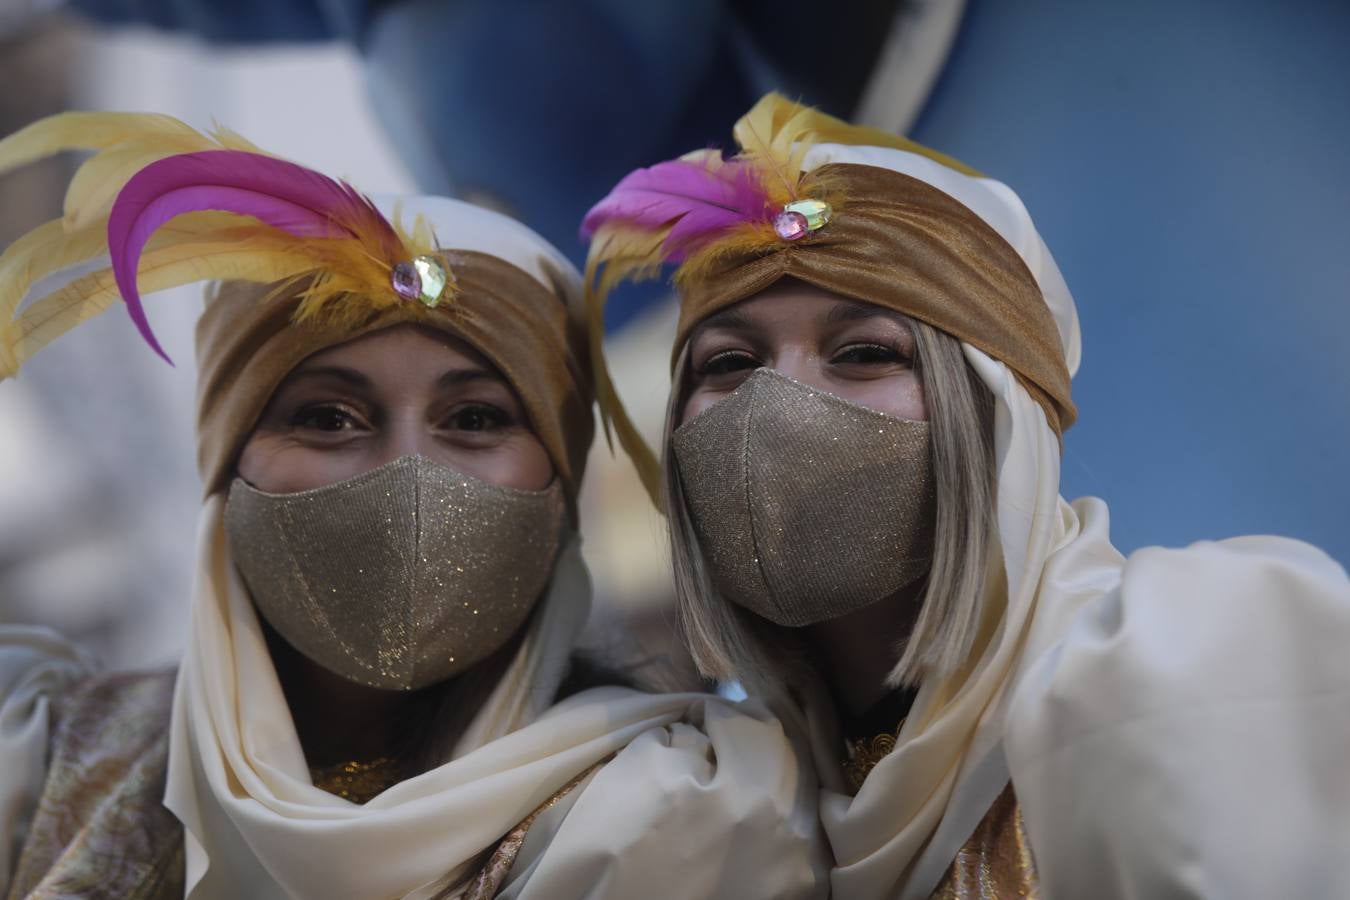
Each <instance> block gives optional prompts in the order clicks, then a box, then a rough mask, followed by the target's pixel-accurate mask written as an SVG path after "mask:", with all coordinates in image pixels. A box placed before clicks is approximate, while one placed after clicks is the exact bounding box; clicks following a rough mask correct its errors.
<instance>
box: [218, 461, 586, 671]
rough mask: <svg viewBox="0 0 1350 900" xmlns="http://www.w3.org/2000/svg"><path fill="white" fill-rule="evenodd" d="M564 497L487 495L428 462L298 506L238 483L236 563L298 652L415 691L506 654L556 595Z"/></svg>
mask: <svg viewBox="0 0 1350 900" xmlns="http://www.w3.org/2000/svg"><path fill="white" fill-rule="evenodd" d="M563 515H564V508H563V498H562V490H561V488H560V487H559V484H558V482H557V481H556V480H555V481H554V482H553V483H552V484H551V485H550V486H549V487H548V488H546V489H544V490H542V491H525V490H517V489H515V488H509V487H503V486H501V485H495V484H490V483H488V482H486V481H482V480H480V479H477V478H473V477H471V476H468V475H462V474H460V473H458V472H455V471H454V470H452V469H448V468H446V467H445V466H442V465H440V464H438V463H436V462H434V461H432V460H430V459H427V458H425V457H422V456H408V457H402V458H400V459H397V460H395V461H394V462H392V463H389V464H387V465H384V466H380V467H379V468H377V469H372V470H371V471H369V472H366V473H364V474H362V475H358V476H356V477H354V478H349V479H346V480H345V481H340V482H337V483H336V484H331V485H328V486H326V487H321V488H316V489H314V490H309V491H300V492H298V493H292V494H268V493H264V492H262V491H259V490H257V489H255V488H253V487H251V486H249V485H248V484H247V483H246V482H244V481H243V480H242V479H236V480H235V482H234V486H233V487H232V488H231V490H230V496H229V502H228V504H227V505H226V507H225V528H226V533H227V534H228V536H229V540H230V544H231V546H232V548H233V550H234V553H233V557H234V560H235V564H236V565H237V566H238V567H239V571H240V573H241V574H242V575H243V578H244V582H245V583H246V584H247V585H248V588H249V593H250V595H251V596H252V597H253V601H254V603H256V604H257V606H258V609H259V611H260V612H261V613H262V615H263V617H264V618H266V619H267V621H268V623H269V624H271V626H272V627H273V628H275V629H276V630H277V632H278V633H280V634H281V636H282V637H284V638H285V639H286V640H287V641H289V642H290V643H291V644H292V645H293V646H294V647H295V648H296V649H297V650H299V651H300V652H301V653H303V654H305V655H306V656H308V657H309V658H310V659H312V660H314V661H315V662H317V663H319V664H320V665H322V666H324V667H325V668H327V669H329V670H330V671H332V672H336V673H337V674H339V675H342V676H343V677H345V678H349V679H351V680H353V681H356V682H359V683H361V684H366V685H370V686H371V687H378V688H387V689H397V690H414V689H416V688H420V687H425V686H426V685H429V684H434V683H436V682H439V681H443V680H444V679H446V678H449V677H450V676H452V675H454V674H456V673H458V672H462V671H464V670H465V669H467V668H469V667H470V666H472V665H473V664H474V663H476V662H478V661H479V660H481V659H483V658H485V657H487V656H488V655H490V654H491V653H492V652H493V651H495V650H497V649H498V648H500V647H501V646H502V645H503V644H505V643H506V642H507V641H508V640H509V639H510V638H511V636H512V635H513V634H515V632H516V630H517V629H518V628H520V626H521V624H522V623H524V621H525V619H526V618H527V617H528V615H529V612H530V610H531V609H532V608H533V607H534V604H535V601H536V600H537V599H538V598H539V596H540V594H541V593H542V592H543V590H544V587H545V586H546V585H547V584H548V579H549V576H550V574H551V573H552V571H553V561H554V559H556V558H557V555H558V548H559V546H560V543H561V539H562V531H563Z"/></svg>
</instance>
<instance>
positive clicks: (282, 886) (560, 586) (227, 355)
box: [0, 114, 826, 900]
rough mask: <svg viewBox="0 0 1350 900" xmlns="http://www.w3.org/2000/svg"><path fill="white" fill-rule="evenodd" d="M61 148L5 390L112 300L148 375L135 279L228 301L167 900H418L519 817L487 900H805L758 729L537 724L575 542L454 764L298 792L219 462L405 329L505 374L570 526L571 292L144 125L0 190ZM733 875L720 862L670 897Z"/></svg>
mask: <svg viewBox="0 0 1350 900" xmlns="http://www.w3.org/2000/svg"><path fill="white" fill-rule="evenodd" d="M66 147H89V148H94V149H97V150H98V151H99V152H98V153H97V154H96V155H95V156H93V157H92V158H91V159H90V160H88V161H87V162H86V163H85V164H84V166H83V167H82V168H81V169H80V171H79V172H78V173H77V175H76V178H75V180H74V182H73V183H72V185H71V190H70V193H69V195H68V197H67V211H66V216H65V218H64V219H63V220H57V221H55V222H52V223H49V224H48V225H46V226H43V227H42V228H40V229H38V230H37V231H35V232H33V233H32V234H30V235H28V236H26V237H25V238H23V239H21V240H20V241H19V242H17V243H16V244H15V245H13V246H11V247H10V248H9V249H8V250H6V252H5V254H4V255H3V257H0V273H3V278H4V280H3V281H0V312H3V313H4V316H3V317H0V337H2V338H3V341H0V374H3V375H12V374H14V373H15V372H16V371H17V369H18V366H19V365H20V364H21V363H22V362H23V361H24V360H26V359H27V358H29V357H30V356H31V354H32V353H34V352H36V350H37V349H39V348H40V347H41V346H43V345H45V344H46V343H47V342H49V341H50V340H52V339H53V338H55V337H56V336H57V335H59V334H60V333H61V332H62V331H64V330H66V329H68V328H70V327H72V326H73V325H75V324H77V323H78V322H79V321H81V320H83V319H84V318H87V317H89V316H92V315H94V314H96V313H98V312H100V311H102V310H103V309H104V308H106V307H107V306H108V305H109V304H110V303H111V302H112V301H113V300H114V299H116V298H117V297H118V296H119V294H120V295H121V297H122V299H123V300H124V301H125V302H126V307H127V309H128V311H129V312H130V313H131V315H132V318H133V321H134V322H135V323H136V325H137V327H138V328H139V329H140V330H141V332H142V334H143V335H144V336H145V337H146V339H147V341H148V342H150V343H151V346H152V347H156V349H158V348H157V345H156V344H155V343H154V340H153V334H152V333H151V332H150V329H149V324H148V322H146V321H145V317H144V315H143V313H142V312H141V311H140V310H139V299H138V297H139V294H138V292H137V290H136V286H137V284H136V283H137V280H139V287H140V288H141V289H143V290H152V289H161V288H165V287H169V286H172V285H176V284H183V283H188V282H191V281H195V280H199V279H202V278H212V277H214V278H220V279H225V280H226V283H225V284H223V285H222V286H221V287H220V288H219V289H218V290H217V291H216V293H215V294H214V295H213V297H212V298H211V299H210V300H209V302H208V305H207V310H206V313H205V314H204V316H203V318H202V321H201V325H200V327H199V329H198V347H199V353H200V355H201V365H202V373H201V379H200V391H199V401H200V403H199V415H200V427H199V440H200V462H201V468H202V473H203V477H204V479H205V481H206V487H207V498H206V502H205V504H204V506H203V509H202V513H201V518H200V525H199V532H198V542H197V573H196V580H195V584H194V587H193V596H192V621H191V633H190V635H189V639H188V644H187V650H186V653H185V656H184V659H183V663H182V667H181V670H180V673H179V678H178V682H177V685H176V690H175V694H174V701H173V711H172V719H171V734H170V750H169V771H168V782H167V787H166V793H165V800H164V802H165V805H166V806H167V807H168V808H169V809H170V810H171V811H172V812H173V813H174V815H175V816H177V817H178V819H179V820H180V821H181V822H182V823H183V825H184V828H185V841H186V861H187V896H188V897H190V898H234V897H240V896H247V897H257V898H282V897H323V898H352V900H356V898H370V897H404V896H407V897H432V896H439V895H440V894H441V893H442V890H443V888H444V886H445V885H446V884H447V883H449V882H450V881H453V880H455V879H459V878H462V877H463V876H465V875H466V874H470V873H472V872H473V871H474V870H475V868H476V867H477V866H480V865H482V864H483V862H484V861H485V860H486V859H487V857H486V856H485V854H486V853H489V852H490V851H492V849H493V848H494V847H496V846H497V845H498V842H499V841H501V840H502V838H503V837H504V836H505V835H507V834H508V832H511V831H512V829H513V828H515V827H516V826H517V825H518V824H519V823H521V822H522V821H523V820H526V819H527V817H530V816H531V813H532V811H534V810H536V809H539V810H541V811H540V813H539V815H538V818H537V819H535V820H534V824H533V826H531V827H530V828H529V830H528V832H527V833H526V834H527V837H528V839H527V840H525V842H524V844H523V846H520V847H519V853H520V855H519V857H517V859H516V863H515V865H514V867H510V868H509V871H504V872H501V873H498V874H499V875H501V876H502V877H503V878H504V881H503V885H502V888H501V892H500V893H499V894H498V896H504V897H515V898H520V900H544V898H549V900H552V898H566V897H587V898H598V897H614V898H626V897H632V896H638V895H640V893H641V892H642V891H644V890H646V889H648V888H650V886H651V885H652V884H661V885H668V886H669V891H666V890H665V889H664V888H663V893H665V895H666V896H670V897H689V898H691V900H692V898H695V897H699V898H702V897H712V896H717V897H727V898H732V897H736V898H739V897H747V896H756V895H762V896H774V897H819V896H823V895H824V892H825V889H826V887H825V883H824V876H823V871H824V867H823V843H822V842H821V841H820V840H819V839H818V837H817V834H818V832H817V828H818V825H817V816H816V798H815V788H814V778H812V777H810V776H809V774H808V773H805V772H803V771H802V769H801V767H800V766H799V765H798V761H797V757H796V756H795V754H794V751H793V749H792V747H791V745H790V744H789V742H788V741H787V739H786V737H785V736H784V734H783V732H782V729H781V728H780V726H779V725H778V723H777V722H776V721H775V720H773V718H772V717H770V716H769V715H768V714H767V713H766V712H764V711H763V710H762V709H761V708H756V707H753V706H752V707H741V708H734V707H732V706H730V705H729V704H726V703H723V702H722V701H720V700H718V699H717V698H713V697H709V696H706V695H698V694H680V695H647V694H641V693H637V692H634V691H629V690H627V689H620V688H607V689H602V690H597V691H590V692H587V693H584V694H580V695H577V696H575V697H572V698H569V699H568V700H567V701H566V702H565V703H562V704H560V705H558V706H553V700H554V697H555V695H556V693H557V690H558V687H559V684H560V683H561V680H562V678H563V676H564V674H565V671H566V669H567V665H568V661H569V657H570V655H571V653H572V651H573V649H574V646H575V643H576V639H577V636H578V634H579V632H580V630H581V628H582V626H583V624H584V622H585V620H586V616H587V612H588V609H589V602H590V583H589V578H588V576H587V573H586V570H585V567H584V565H583V563H582V561H581V556H580V553H579V549H578V546H577V542H576V541H575V540H574V541H572V542H571V543H570V544H569V545H568V546H566V547H564V548H563V550H562V552H561V554H560V556H559V559H558V561H557V564H556V567H555V570H554V574H553V578H552V581H551V583H550V585H549V587H548V588H547V589H546V591H545V595H544V596H543V597H542V598H541V600H540V603H539V605H538V607H537V609H536V611H535V613H534V615H533V617H532V619H531V621H530V624H529V625H528V627H527V631H526V633H525V636H524V638H523V640H522V642H521V644H520V646H519V648H518V650H517V651H516V654H515V656H514V658H513V659H512V660H511V661H510V663H509V665H508V667H507V670H506V672H505V674H504V676H503V677H502V679H501V680H500V681H499V682H498V684H497V685H496V687H495V688H494V689H493V691H492V693H491V694H490V696H489V697H488V699H487V701H486V702H485V704H484V706H483V707H482V709H481V710H480V711H479V713H478V714H477V715H476V717H475V718H474V719H473V721H472V722H471V723H470V725H469V727H468V729H467V730H466V732H465V734H464V735H462V736H461V738H460V739H459V742H458V744H457V745H456V747H455V749H454V751H453V758H452V760H451V761H450V762H448V763H445V764H443V765H441V766H439V767H437V768H435V769H432V770H430V771H428V772H425V773H423V774H421V775H419V776H416V777H414V778H411V779H408V780H406V781H403V782H401V783H399V784H397V785H395V786H394V787H392V788H390V789H389V790H387V791H385V792H384V793H382V794H380V795H379V796H378V797H376V798H375V799H373V800H372V801H370V802H369V803H367V804H365V805H362V806H357V805H354V804H352V803H350V802H349V801H347V800H345V799H342V798H340V797H336V796H333V795H331V794H328V793H326V792H324V791H322V790H320V789H318V788H316V787H314V786H313V784H312V783H311V780H310V775H309V770H308V768H307V766H306V761H305V758H304V754H303V751H302V748H301V746H300V742H299V739H298V737H297V734H296V731H295V726H294V723H293V721H292V717H291V714H290V710H289V708H288V706H287V704H286V700H285V697H284V695H283V693H282V690H281V685H280V683H279V681H278V678H277V675H276V671H275V669H274V667H273V665H272V662H271V657H270V654H269V652H268V650H267V646H266V644H265V641H264V638H263V633H262V630H261V627H260V624H259V620H258V617H257V615H256V613H255V612H254V609H253V604H252V602H251V600H250V598H249V596H248V594H247V591H246V589H245V587H244V585H243V583H242V582H241V580H240V578H239V575H238V573H237V571H236V569H235V567H234V565H233V563H232V562H231V559H230V549H229V546H228V545H227V543H226V541H225V538H224V532H223V522H222V515H223V506H224V495H223V491H222V489H223V488H224V487H225V486H226V485H227V484H228V481H229V478H230V475H231V472H232V469H233V466H234V460H235V457H236V456H237V454H238V451H239V448H240V447H241V446H242V443H243V441H244V440H245V439H246V438H247V435H248V433H249V431H250V430H251V429H252V426H253V423H254V421H255V420H256V418H257V416H258V414H259V412H260V410H261V409H262V408H263V406H264V405H265V404H266V402H267V400H268V398H269V397H270V395H271V392H272V391H273V390H274V389H275V387H276V385H277V384H278V383H279V382H280V380H281V379H282V378H284V377H285V375H286V373H287V372H289V371H290V368H291V367H293V366H294V365H295V364H296V363H298V362H299V361H300V360H301V359H303V358H304V357H306V356H308V355H309V354H311V353H313V352H315V351H317V350H319V349H322V348H323V347H326V346H331V345H333V344H336V343H339V342H341V341H343V340H347V339H350V338H351V337H352V336H355V335H358V334H362V333H365V332H367V331H370V330H373V329H376V328H380V327H385V326H386V325H389V324H393V323H395V322H402V321H414V322H420V323H424V324H428V325H430V326H432V327H438V328H440V329H442V330H444V331H446V332H448V333H451V334H454V335H455V336H457V337H460V338H461V339H463V340H465V341H467V342H468V343H470V344H471V345H472V346H474V347H475V348H476V349H477V350H478V351H479V352H481V353H483V354H484V356H486V357H487V358H488V359H489V360H491V361H492V362H493V363H494V364H495V365H496V366H497V367H498V368H499V369H500V370H501V371H502V373H503V374H504V376H505V377H506V378H507V379H508V380H509V381H510V383H511V385H512V386H513V387H514V388H515V390H516V391H517V393H518V394H519V395H520V396H521V399H522V402H523V403H524V405H525V407H526V410H527V412H528V414H529V416H530V419H531V424H532V425H533V427H534V428H535V430H536V433H537V434H538V436H539V437H540V439H541V441H542V442H543V443H544V445H545V447H546V449H547V450H548V451H549V454H550V456H551V457H552V460H553V463H554V466H555V468H556V471H557V472H558V474H559V477H560V479H562V480H563V482H564V485H565V487H566V489H567V494H568V497H569V500H571V501H573V502H574V501H575V491H576V486H577V482H578V480H579V478H580V476H581V468H582V463H583V460H584V455H585V452H586V448H587V446H588V444H589V441H590V436H591V419H590V411H589V406H590V398H589V366H588V364H587V362H586V360H585V353H586V348H585V334H584V330H583V329H582V328H581V326H580V321H579V316H578V304H577V300H578V298H579V296H580V279H579V277H578V275H577V273H576V272H575V270H573V269H572V268H571V267H570V266H569V265H568V264H567V263H566V261H565V260H564V259H563V258H562V257H561V256H560V255H559V254H558V252H557V251H556V250H555V249H553V248H552V247H551V246H549V245H548V244H547V243H546V242H544V241H543V240H542V239H541V238H539V237H538V236H537V235H535V234H534V233H533V232H532V231H530V230H529V229H527V228H525V227H524V226H522V225H520V224H518V223H516V222H513V221H511V220H509V219H507V218H505V217H503V216H500V215H497V214H495V213H492V212H488V211H486V210H482V209H479V208H476V207H472V206H469V205H467V204H463V203H459V202H456V201H452V200H445V199H441V198H410V199H407V200H405V201H403V202H402V204H401V207H402V209H401V210H400V211H399V214H395V213H394V210H393V204H384V205H383V206H382V207H381V206H377V205H376V204H373V203H370V202H368V201H366V200H365V199H364V198H362V197H361V196H360V195H359V194H356V192H355V191H353V190H352V189H350V188H348V187H347V186H346V185H342V184H340V183H338V182H333V181H331V180H329V179H326V178H324V176H321V175H318V174H317V173H314V172H311V171H310V170H307V169H302V168H300V167H298V166H293V165H291V164H289V163H282V162H281V161H277V160H275V159H273V158H271V157H266V156H265V155H263V154H261V152H260V151H257V150H256V148H253V147H252V145H249V144H247V143H246V142H244V141H243V140H242V139H241V138H238V137H237V136H235V135H231V134H228V133H223V134H221V135H219V136H218V137H217V138H214V139H207V138H204V137H202V136H200V135H198V134H196V133H195V132H193V131H191V130H190V129H188V128H187V127H186V126H183V125H182V124H181V123H178V122H176V121H174V120H172V119H167V118H165V117H158V116H121V115H105V114H68V115H65V116H60V117H57V118H55V119H52V120H45V121H43V122H39V123H37V124H35V125H34V126H30V128H28V129H25V130H24V131H21V132H19V133H17V134H16V135H13V136H12V137H10V138H7V139H5V140H4V141H0V170H3V169H5V168H8V167H10V166H13V165H17V164H19V163H21V162H23V161H26V160H29V159H33V158H36V157H38V156H41V155H43V154H46V153H50V152H55V151H56V150H59V149H63V148H66ZM213 154H214V155H213ZM221 154H224V155H221ZM203 157H205V160H204V159H203ZM147 172H148V173H150V175H147V174H146V173H147ZM385 210H388V213H387V215H388V216H389V217H388V218H386V212H385ZM403 214H406V215H410V216H412V217H413V222H414V224H413V226H412V228H411V230H410V231H404V230H403V229H402V227H401V226H399V225H398V224H396V222H397V221H399V220H400V218H401V215H403ZM141 251H144V252H141ZM102 253H111V256H112V261H113V267H112V269H110V270H103V271H98V272H95V273H93V274H92V275H85V276H81V277H78V278H76V279H75V280H74V281H71V282H69V283H68V284H66V285H65V286H63V287H61V288H58V289H57V290H56V291H54V292H52V293H49V294H46V295H43V296H39V297H37V298H32V299H30V301H29V302H28V303H26V304H25V302H24V300H25V296H26V294H27V292H28V290H29V287H30V286H31V285H32V284H33V283H34V282H36V281H37V280H38V279H39V278H42V277H44V276H46V275H49V274H53V273H58V272H60V271H62V270H64V269H66V268H68V267H71V266H75V265H77V264H84V263H88V262H90V261H92V260H96V259H97V258H98V257H99V256H100V254H102ZM138 276H139V279H138ZM246 282H252V284H249V283H246ZM255 285H263V286H264V287H257V286H255ZM630 745H631V746H630ZM733 747H734V748H736V749H737V750H738V751H744V753H743V754H742V753H737V752H733V751H732V748H733ZM602 764H603V765H602ZM569 786H571V788H572V789H571V790H570V791H569V792H567V793H566V794H565V796H563V798H562V799H561V800H559V801H558V802H557V803H556V804H555V805H552V806H548V808H546V809H545V808H544V807H545V805H546V804H547V803H548V802H549V801H550V798H556V797H558V796H560V795H561V793H562V792H563V791H564V790H565V789H567V788H569ZM7 796H8V794H7ZM732 850H734V852H735V854H736V858H735V860H734V861H727V864H712V863H710V866H709V868H708V869H706V870H705V871H704V872H702V873H695V874H694V875H691V874H690V873H688V872H687V871H686V869H687V867H688V860H689V859H690V858H703V859H707V860H710V861H715V860H716V858H717V856H718V855H719V854H726V853H728V852H730V851H732Z"/></svg>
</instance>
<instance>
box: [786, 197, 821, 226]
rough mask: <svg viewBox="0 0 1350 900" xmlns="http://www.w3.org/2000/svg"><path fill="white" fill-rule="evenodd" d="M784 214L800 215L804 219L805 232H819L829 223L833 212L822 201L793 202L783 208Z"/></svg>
mask: <svg viewBox="0 0 1350 900" xmlns="http://www.w3.org/2000/svg"><path fill="white" fill-rule="evenodd" d="M783 211H784V212H795V213H801V214H802V215H803V216H805V217H806V230H807V231H819V230H820V229H822V228H824V227H825V225H826V224H827V223H828V222H829V221H830V216H831V215H833V214H834V210H833V209H832V208H831V207H830V204H828V203H826V202H825V201H824V200H794V201H792V202H791V203H789V204H788V205H787V206H784V207H783Z"/></svg>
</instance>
